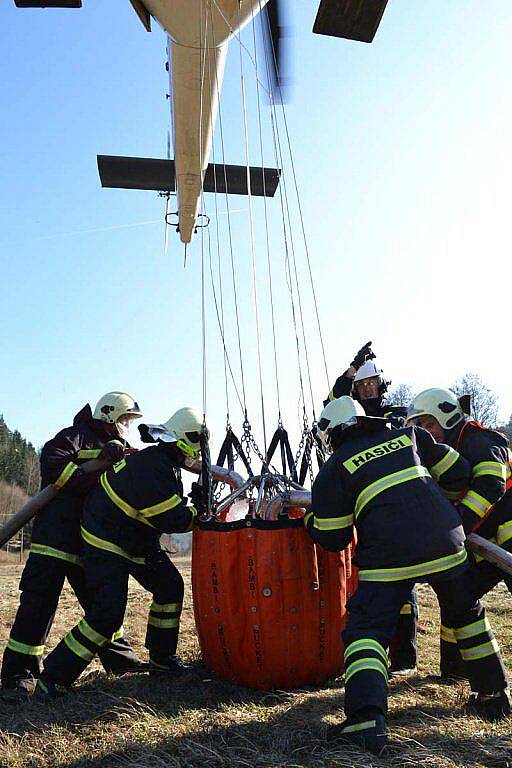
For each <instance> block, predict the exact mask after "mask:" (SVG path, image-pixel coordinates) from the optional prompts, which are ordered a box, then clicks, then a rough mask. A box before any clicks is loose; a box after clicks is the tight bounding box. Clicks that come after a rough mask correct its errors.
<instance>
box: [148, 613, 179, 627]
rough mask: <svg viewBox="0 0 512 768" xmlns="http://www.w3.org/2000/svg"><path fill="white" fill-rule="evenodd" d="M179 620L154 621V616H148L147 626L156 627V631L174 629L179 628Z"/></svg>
mask: <svg viewBox="0 0 512 768" xmlns="http://www.w3.org/2000/svg"><path fill="white" fill-rule="evenodd" d="M179 623H180V620H179V619H178V618H176V619H156V618H155V617H154V616H150V617H149V619H148V624H149V625H150V626H152V627H158V629H176V627H178V626H179Z"/></svg>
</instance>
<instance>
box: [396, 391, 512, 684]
mask: <svg viewBox="0 0 512 768" xmlns="http://www.w3.org/2000/svg"><path fill="white" fill-rule="evenodd" d="M461 400H462V398H461ZM407 422H408V423H410V424H416V423H417V424H419V425H420V426H421V427H423V428H424V429H427V430H428V431H429V432H430V433H431V435H432V436H433V437H434V439H435V440H437V441H438V442H443V443H447V444H448V445H451V446H452V447H453V448H455V449H456V450H457V451H459V453H461V454H462V455H463V456H464V457H465V458H466V459H467V460H468V461H469V463H470V465H471V469H472V474H471V479H470V481H469V483H468V484H467V487H466V488H465V489H464V492H463V493H462V494H457V497H458V498H456V499H454V501H455V502H456V504H457V509H458V511H459V513H460V514H461V516H462V520H463V525H464V529H465V530H466V533H468V532H469V531H475V532H478V535H479V536H483V537H484V538H486V539H489V540H490V541H494V542H496V543H497V544H499V545H500V546H501V547H503V548H504V549H506V550H508V551H509V552H512V491H511V490H510V488H511V486H512V481H511V469H510V460H511V452H510V448H509V447H508V442H507V439H506V438H505V437H504V435H502V434H500V433H499V432H496V431H495V430H493V429H487V428H485V427H483V426H482V425H481V424H478V423H477V422H476V421H472V420H471V419H470V417H469V416H468V415H467V414H466V413H465V411H464V408H463V406H462V405H461V402H460V401H459V400H458V398H457V396H456V395H455V394H454V393H453V392H451V391H450V390H449V389H427V390H425V391H424V392H421V393H420V394H419V395H417V396H416V397H415V398H414V401H413V402H412V404H411V406H410V409H409V415H408V419H407ZM474 572H475V573H474V583H475V590H476V592H475V594H476V597H477V598H478V599H480V598H481V597H483V596H484V595H485V594H487V592H489V591H490V590H491V589H492V588H493V587H495V586H496V584H498V583H499V582H500V581H502V580H503V581H504V582H505V584H506V585H507V587H508V590H509V592H511V593H512V577H511V576H509V575H507V574H505V573H503V571H501V570H500V569H499V568H497V567H496V566H494V565H492V564H491V563H488V562H487V561H485V560H482V559H481V558H479V557H476V562H475V567H474ZM461 676H464V670H463V667H462V664H461V658H460V654H459V652H458V648H457V644H456V642H455V638H454V635H453V628H452V627H450V625H449V623H448V621H447V620H446V617H443V616H441V678H442V679H445V680H450V679H453V678H457V677H461Z"/></svg>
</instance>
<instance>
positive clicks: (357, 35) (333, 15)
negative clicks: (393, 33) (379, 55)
mask: <svg viewBox="0 0 512 768" xmlns="http://www.w3.org/2000/svg"><path fill="white" fill-rule="evenodd" d="M387 2H388V0H321V2H320V7H319V9H318V13H317V16H316V19H315V24H314V26H313V32H316V34H317V35H332V36H333V37H345V38H347V39H348V40H358V41H359V42H361V43H371V42H372V40H373V38H374V37H375V33H376V32H377V29H378V27H379V24H380V20H381V18H382V14H383V13H384V11H385V10H386V5H387Z"/></svg>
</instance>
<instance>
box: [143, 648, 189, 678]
mask: <svg viewBox="0 0 512 768" xmlns="http://www.w3.org/2000/svg"><path fill="white" fill-rule="evenodd" d="M187 669H190V664H184V662H183V661H181V659H179V658H178V656H176V655H172V656H164V655H163V654H159V653H152V654H150V657H149V673H150V674H153V675H157V674H162V673H163V674H165V673H167V674H173V675H179V674H181V673H182V672H185V671H186V670H187Z"/></svg>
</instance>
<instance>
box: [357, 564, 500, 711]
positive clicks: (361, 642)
mask: <svg viewBox="0 0 512 768" xmlns="http://www.w3.org/2000/svg"><path fill="white" fill-rule="evenodd" d="M471 584H472V579H471V575H470V573H469V571H467V570H466V571H464V572H463V573H458V574H456V575H454V576H451V577H450V576H449V575H447V576H446V578H445V580H443V581H437V580H436V581H435V582H434V583H432V584H431V586H432V588H433V589H434V591H435V592H436V595H437V598H438V600H439V604H440V606H441V610H442V611H443V612H444V614H445V615H446V616H447V617H448V618H449V620H450V624H451V626H452V627H453V628H454V633H455V637H456V642H457V646H458V648H459V650H460V653H461V656H462V658H463V660H464V664H465V667H466V674H467V677H468V678H469V681H470V683H471V689H472V690H473V691H476V692H478V693H493V692H495V691H500V690H504V689H505V688H506V687H507V681H506V675H505V668H504V666H503V661H502V659H501V654H500V651H499V647H498V644H497V642H496V640H495V639H494V636H493V634H492V630H491V628H490V626H489V623H488V621H487V618H486V616H485V609H484V607H483V606H482V605H481V604H480V603H479V602H478V601H477V600H476V599H475V598H474V596H473V590H472V588H471ZM412 586H413V584H412V583H411V582H410V581H397V582H369V581H363V582H360V583H359V586H358V588H357V591H356V593H355V595H354V596H353V597H352V598H351V599H350V600H349V602H348V604H347V610H348V612H349V619H348V624H347V628H346V629H345V631H344V632H343V641H344V644H345V713H346V715H347V717H348V718H351V719H353V718H355V719H356V720H357V713H358V712H359V710H362V709H364V708H366V707H375V708H377V709H379V710H380V711H381V712H382V713H383V714H384V715H385V714H386V712H387V695H388V673H387V670H388V654H387V648H388V646H389V642H390V640H391V638H392V637H393V633H394V631H395V627H396V623H397V619H398V617H399V615H400V609H401V607H402V605H403V604H404V601H405V599H406V598H407V596H408V595H409V594H410V590H411V587H412Z"/></svg>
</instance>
